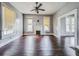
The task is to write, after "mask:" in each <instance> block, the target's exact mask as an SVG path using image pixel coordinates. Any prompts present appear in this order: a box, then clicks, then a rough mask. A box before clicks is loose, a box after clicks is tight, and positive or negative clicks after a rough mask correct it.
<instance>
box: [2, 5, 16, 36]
mask: <svg viewBox="0 0 79 59" xmlns="http://www.w3.org/2000/svg"><path fill="white" fill-rule="evenodd" d="M2 19H3V20H2V22H3V23H2V36H6V35H11V34H13V33H14V25H15V21H16V13H15V11H14V10H12V9H11V8H9V7H8V6H7V5H4V4H2Z"/></svg>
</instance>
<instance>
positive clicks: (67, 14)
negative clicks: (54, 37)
mask: <svg viewBox="0 0 79 59" xmlns="http://www.w3.org/2000/svg"><path fill="white" fill-rule="evenodd" d="M73 14H74V16H75V33H74V34H73V33H72V36H74V37H75V46H78V45H79V44H78V42H77V41H78V39H77V31H78V30H77V27H78V25H77V24H78V23H77V9H74V10H72V11H70V12H68V13H66V14H64V15H61V16H59V17H58V27H59V31H60V32H59V33H58V34H59V37H61V36H68V35H71V34H70V33H68V34H63V35H62V34H61V24H60V23H61V18H64V17H67V16H70V15H73Z"/></svg>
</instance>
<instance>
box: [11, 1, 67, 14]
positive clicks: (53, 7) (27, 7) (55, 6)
mask: <svg viewBox="0 0 79 59" xmlns="http://www.w3.org/2000/svg"><path fill="white" fill-rule="evenodd" d="M40 3H42V4H43V5H42V6H41V7H40V8H43V9H45V11H40V14H46V15H49V14H53V13H55V12H56V11H58V10H59V9H60V8H62V7H63V6H64V5H65V4H66V2H40ZM10 4H12V5H13V6H14V7H15V8H16V9H18V10H19V11H20V12H22V13H24V14H36V12H35V11H31V10H32V9H34V7H35V2H10Z"/></svg>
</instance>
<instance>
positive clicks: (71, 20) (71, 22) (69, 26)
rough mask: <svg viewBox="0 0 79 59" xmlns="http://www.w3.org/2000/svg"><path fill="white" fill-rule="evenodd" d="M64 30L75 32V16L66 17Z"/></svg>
mask: <svg viewBox="0 0 79 59" xmlns="http://www.w3.org/2000/svg"><path fill="white" fill-rule="evenodd" d="M66 32H75V17H74V15H70V16H68V17H67V18H66Z"/></svg>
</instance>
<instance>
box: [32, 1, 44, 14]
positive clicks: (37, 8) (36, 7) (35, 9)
mask: <svg viewBox="0 0 79 59" xmlns="http://www.w3.org/2000/svg"><path fill="white" fill-rule="evenodd" d="M35 4H36V6H35V8H34V9H32V10H31V11H35V12H36V13H37V14H38V13H39V11H45V9H41V8H40V7H41V6H42V5H43V4H41V3H38V2H36V3H35Z"/></svg>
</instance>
